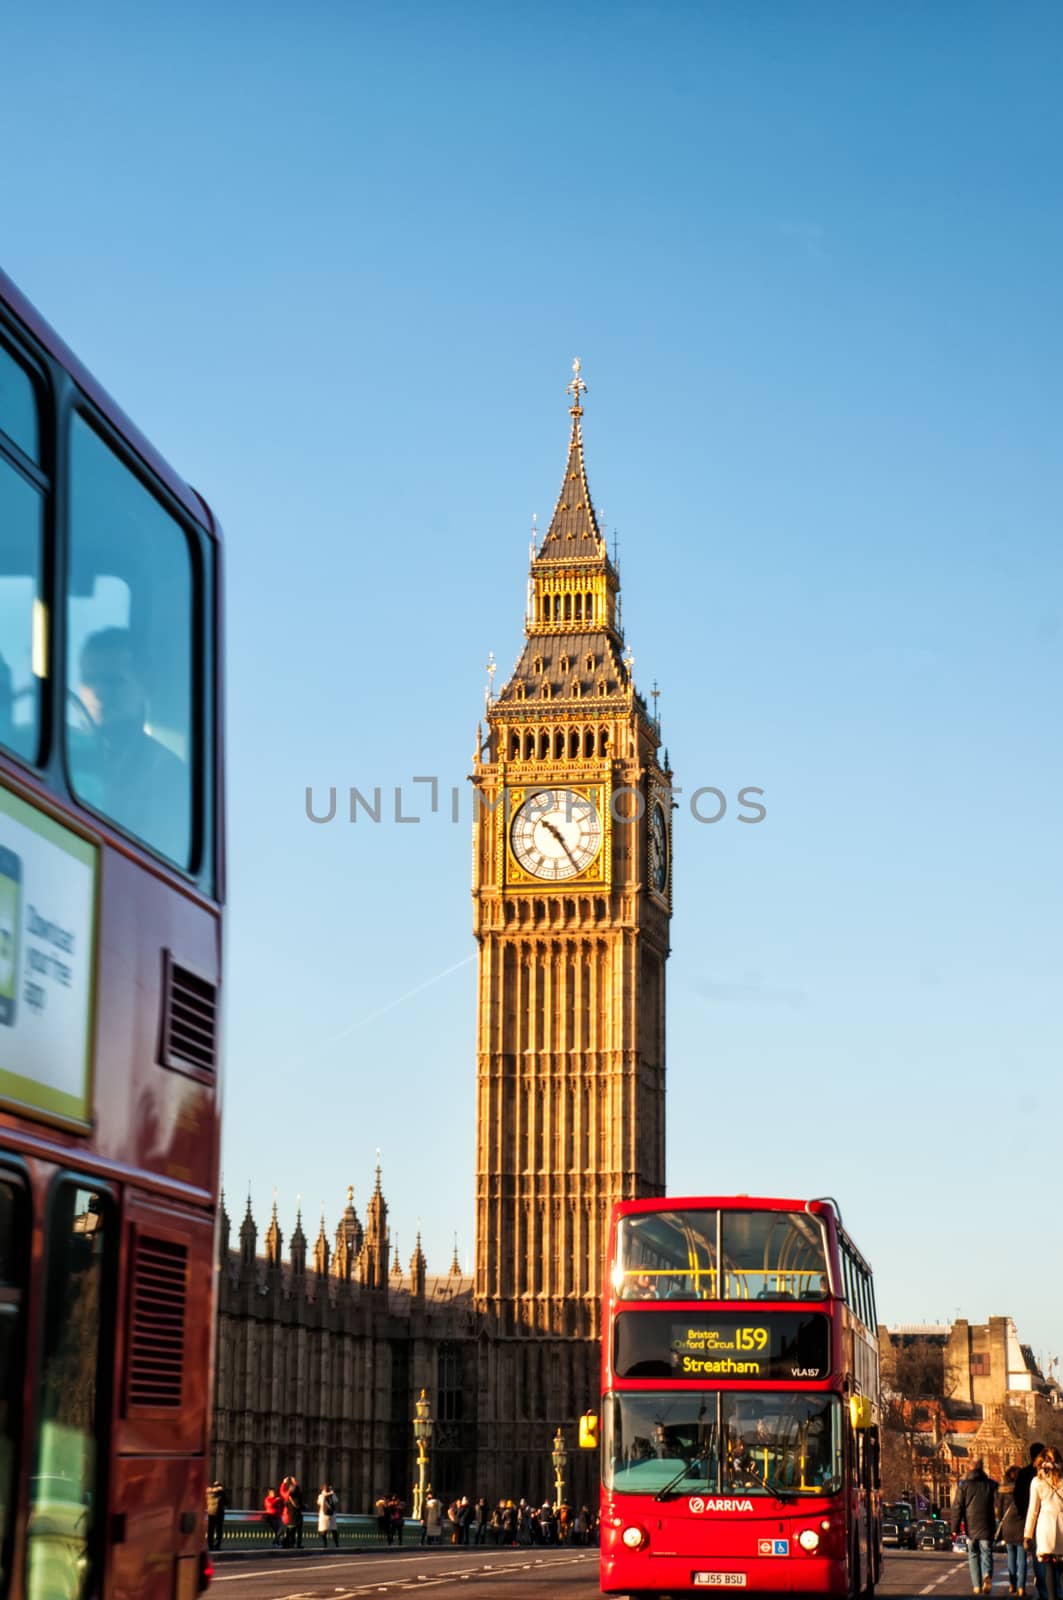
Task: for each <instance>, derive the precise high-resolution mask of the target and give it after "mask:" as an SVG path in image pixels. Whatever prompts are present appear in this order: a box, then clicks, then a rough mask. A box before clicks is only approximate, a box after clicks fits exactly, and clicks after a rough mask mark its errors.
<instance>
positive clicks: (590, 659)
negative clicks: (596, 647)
mask: <svg viewBox="0 0 1063 1600" xmlns="http://www.w3.org/2000/svg"><path fill="white" fill-rule="evenodd" d="M590 598H591V597H590V595H588V596H587V600H588V602H589V601H590ZM583 665H584V666H585V667H586V669H587V671H588V672H593V671H594V657H593V656H588V657H587V658H586V660H585V661H584V663H583Z"/></svg>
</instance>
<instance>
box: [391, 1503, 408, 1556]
mask: <svg viewBox="0 0 1063 1600" xmlns="http://www.w3.org/2000/svg"><path fill="white" fill-rule="evenodd" d="M388 1524H389V1526H390V1529H391V1532H390V1534H389V1536H388V1544H390V1543H391V1541H392V1539H394V1540H395V1543H396V1544H401V1543H402V1532H403V1529H404V1528H405V1526H406V1502H405V1500H402V1499H400V1497H399V1496H398V1495H397V1494H393V1495H392V1496H391V1497H390V1498H389V1500H388Z"/></svg>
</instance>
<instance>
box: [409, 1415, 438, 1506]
mask: <svg viewBox="0 0 1063 1600" xmlns="http://www.w3.org/2000/svg"><path fill="white" fill-rule="evenodd" d="M413 1409H414V1411H415V1413H416V1415H415V1416H414V1419H413V1437H414V1442H415V1444H416V1445H417V1487H416V1488H415V1489H414V1491H413V1518H414V1521H415V1522H420V1520H421V1518H422V1516H423V1515H424V1485H425V1477H426V1475H427V1472H428V1451H429V1449H430V1448H431V1444H432V1430H433V1429H434V1427H435V1423H434V1422H433V1421H432V1417H431V1414H430V1412H429V1409H428V1400H427V1397H426V1395H425V1392H424V1390H423V1389H422V1390H421V1398H420V1399H419V1400H416V1401H414V1407H413Z"/></svg>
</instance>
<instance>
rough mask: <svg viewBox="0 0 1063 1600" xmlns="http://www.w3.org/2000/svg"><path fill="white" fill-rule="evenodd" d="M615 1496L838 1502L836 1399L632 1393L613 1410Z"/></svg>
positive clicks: (607, 1462) (610, 1406) (610, 1458)
mask: <svg viewBox="0 0 1063 1600" xmlns="http://www.w3.org/2000/svg"><path fill="white" fill-rule="evenodd" d="M604 1423H605V1427H604V1437H603V1469H604V1477H605V1486H606V1488H607V1489H613V1490H618V1491H621V1492H623V1493H626V1494H649V1495H653V1494H658V1493H661V1492H662V1491H665V1490H667V1491H668V1492H669V1493H674V1494H676V1495H689V1494H697V1493H700V1494H705V1493H709V1494H715V1493H721V1492H722V1493H725V1494H736V1493H741V1494H742V1495H743V1496H747V1495H748V1496H756V1495H762V1496H767V1495H770V1496H772V1497H776V1496H778V1497H782V1496H785V1497H787V1498H788V1497H790V1496H792V1495H816V1494H832V1493H835V1492H836V1491H837V1490H838V1488H839V1487H840V1485H841V1482H842V1427H841V1406H840V1404H839V1402H838V1399H837V1397H836V1396H834V1395H824V1394H815V1395H807V1394H805V1395H802V1394H765V1393H763V1392H761V1393H742V1392H726V1393H712V1392H706V1391H702V1392H700V1393H697V1392H692V1391H690V1390H686V1391H684V1392H681V1393H679V1392H675V1391H672V1392H670V1393H646V1392H640V1393H631V1394H613V1395H611V1396H609V1400H608V1403H607V1404H606V1406H605V1415H604Z"/></svg>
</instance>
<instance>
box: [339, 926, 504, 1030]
mask: <svg viewBox="0 0 1063 1600" xmlns="http://www.w3.org/2000/svg"><path fill="white" fill-rule="evenodd" d="M477 954H478V952H477V951H475V950H474V951H473V952H472V955H469V956H463V957H462V959H461V960H460V961H455V963H454V965H453V966H452V967H444V968H443V971H442V972H437V973H436V974H435V976H434V977H432V978H426V979H425V980H424V982H423V983H418V984H417V985H415V987H414V988H412V989H407V990H406V993H405V994H400V995H399V996H398V997H397V998H396V999H394V1000H389V1001H388V1003H387V1005H386V1006H378V1007H377V1009H376V1010H375V1011H370V1012H369V1013H368V1015H367V1016H364V1017H359V1018H358V1021H357V1022H351V1023H348V1025H347V1027H346V1028H341V1029H340V1031H339V1033H334V1034H333V1035H332V1037H331V1038H330V1039H325V1040H323V1041H322V1044H321V1046H320V1048H321V1049H322V1050H328V1049H330V1048H331V1046H332V1045H334V1044H339V1042H340V1040H341V1039H346V1038H347V1037H348V1036H349V1035H350V1034H352V1033H357V1031H358V1029H359V1028H364V1027H365V1026H366V1024H367V1023H370V1022H375V1021H376V1019H377V1017H382V1016H384V1015H385V1014H386V1013H387V1012H389V1011H394V1010H395V1007H396V1006H401V1005H404V1004H405V1002H406V1001H407V1000H412V999H413V997H414V995H415V994H421V993H422V992H423V991H424V990H425V989H430V988H431V987H432V985H433V984H434V983H441V982H442V980H443V979H444V978H449V977H450V974H451V973H452V972H457V971H459V970H460V969H461V968H462V967H467V966H468V965H469V962H470V961H475V960H476V957H477Z"/></svg>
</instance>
